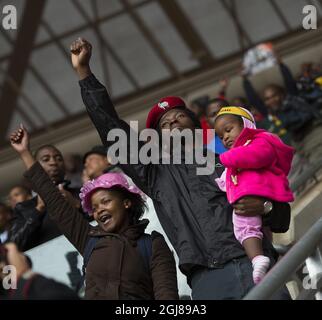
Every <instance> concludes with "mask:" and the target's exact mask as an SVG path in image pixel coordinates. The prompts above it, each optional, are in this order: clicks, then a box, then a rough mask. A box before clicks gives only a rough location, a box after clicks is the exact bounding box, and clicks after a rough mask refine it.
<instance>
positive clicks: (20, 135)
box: [10, 124, 29, 153]
mask: <svg viewBox="0 0 322 320" xmlns="http://www.w3.org/2000/svg"><path fill="white" fill-rule="evenodd" d="M10 142H11V146H12V147H13V148H14V149H15V150H16V151H17V152H18V153H23V152H24V151H29V136H28V132H27V130H26V129H25V128H24V126H23V125H22V124H21V125H20V127H19V129H17V130H15V131H13V132H12V133H11V135H10Z"/></svg>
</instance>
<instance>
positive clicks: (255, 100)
mask: <svg viewBox="0 0 322 320" xmlns="http://www.w3.org/2000/svg"><path fill="white" fill-rule="evenodd" d="M242 78H243V87H244V91H245V94H246V97H247V100H248V101H249V103H250V105H251V106H252V107H254V108H255V109H256V110H257V111H258V112H260V113H261V114H262V115H263V116H264V117H267V115H268V109H267V107H266V105H265V103H264V101H263V100H262V99H261V97H260V96H259V95H258V93H257V92H256V91H255V89H254V87H253V85H252V83H251V82H250V80H249V79H248V77H247V76H246V75H242Z"/></svg>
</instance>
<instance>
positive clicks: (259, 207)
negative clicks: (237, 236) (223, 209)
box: [233, 196, 267, 217]
mask: <svg viewBox="0 0 322 320" xmlns="http://www.w3.org/2000/svg"><path fill="white" fill-rule="evenodd" d="M266 200H267V199H264V198H261V197H255V196H248V197H243V198H241V199H240V200H239V201H237V202H236V203H234V204H233V207H234V209H235V213H236V214H238V215H240V216H244V217H253V216H257V215H262V214H263V213H264V202H265V201H266Z"/></svg>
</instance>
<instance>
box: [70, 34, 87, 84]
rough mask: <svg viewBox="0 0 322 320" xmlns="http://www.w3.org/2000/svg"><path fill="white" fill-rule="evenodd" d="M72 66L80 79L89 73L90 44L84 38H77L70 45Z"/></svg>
mask: <svg viewBox="0 0 322 320" xmlns="http://www.w3.org/2000/svg"><path fill="white" fill-rule="evenodd" d="M70 52H71V59H72V65H73V68H74V69H75V70H76V72H77V73H78V76H79V78H80V80H83V79H85V78H86V77H88V76H89V75H90V74H91V69H90V67H89V61H90V59H91V55H92V45H91V44H90V43H89V42H88V41H86V40H85V39H82V38H78V39H77V40H76V41H74V42H73V43H72V44H71V46H70Z"/></svg>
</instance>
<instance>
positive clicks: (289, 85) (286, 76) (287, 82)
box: [279, 63, 298, 96]
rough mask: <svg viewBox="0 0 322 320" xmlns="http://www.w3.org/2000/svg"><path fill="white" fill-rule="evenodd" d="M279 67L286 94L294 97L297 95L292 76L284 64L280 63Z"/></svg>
mask: <svg viewBox="0 0 322 320" xmlns="http://www.w3.org/2000/svg"><path fill="white" fill-rule="evenodd" d="M279 66H280V71H281V74H282V77H283V80H284V86H285V89H286V91H287V93H288V94H290V95H294V96H296V95H298V89H297V86H296V81H295V79H294V77H293V75H292V72H291V70H290V69H289V68H288V66H287V65H285V64H284V63H280V64H279Z"/></svg>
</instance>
